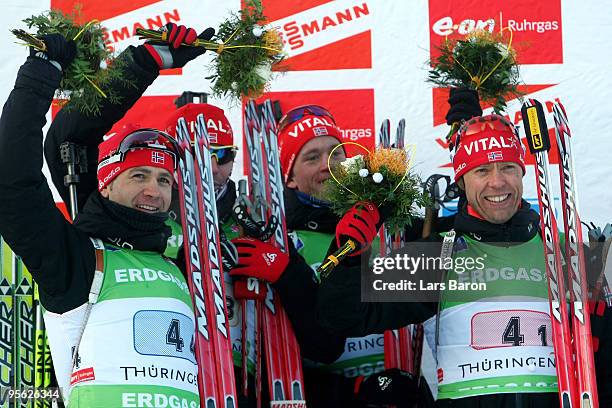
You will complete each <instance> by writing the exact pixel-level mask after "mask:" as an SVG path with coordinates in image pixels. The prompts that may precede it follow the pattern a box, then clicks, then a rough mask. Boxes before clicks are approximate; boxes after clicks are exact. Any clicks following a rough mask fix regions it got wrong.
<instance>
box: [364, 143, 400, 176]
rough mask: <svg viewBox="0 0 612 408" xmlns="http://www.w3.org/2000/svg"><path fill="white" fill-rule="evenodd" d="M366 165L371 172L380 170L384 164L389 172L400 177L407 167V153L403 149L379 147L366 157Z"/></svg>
mask: <svg viewBox="0 0 612 408" xmlns="http://www.w3.org/2000/svg"><path fill="white" fill-rule="evenodd" d="M366 165H367V167H368V169H369V170H370V172H371V173H376V172H380V169H381V168H382V167H383V166H384V167H386V168H387V170H388V171H390V172H391V173H393V174H395V175H397V176H400V177H402V176H403V175H404V174H406V170H407V167H408V154H407V153H406V151H405V150H403V149H387V148H379V149H376V150H374V151H373V152H372V153H370V154H369V155H368V156H367V157H366Z"/></svg>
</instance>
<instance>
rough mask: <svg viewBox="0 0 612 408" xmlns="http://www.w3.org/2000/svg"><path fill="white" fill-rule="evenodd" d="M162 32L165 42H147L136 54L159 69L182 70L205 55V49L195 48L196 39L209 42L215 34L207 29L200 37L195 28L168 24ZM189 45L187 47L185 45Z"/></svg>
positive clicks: (137, 49) (211, 29)
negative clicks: (190, 62)
mask: <svg viewBox="0 0 612 408" xmlns="http://www.w3.org/2000/svg"><path fill="white" fill-rule="evenodd" d="M160 31H162V32H163V33H164V34H163V38H164V39H165V41H147V42H145V43H144V44H143V45H141V46H139V47H136V53H137V54H140V55H142V56H144V58H145V59H147V60H148V61H149V63H155V65H156V66H157V67H158V68H159V69H168V68H182V67H184V66H185V64H187V63H188V62H189V61H191V60H193V59H195V58H196V57H198V56H200V55H202V54H204V52H206V50H205V49H204V47H193V46H190V45H189V44H193V43H194V42H195V40H196V39H200V40H204V41H208V40H210V39H211V38H212V36H213V35H214V34H215V30H214V28H211V27H209V28H207V29H206V30H204V31H203V32H202V33H200V35H197V34H196V31H195V30H194V29H193V28H187V27H185V26H183V25H176V24H174V23H168V24H166V25H165V26H163V27H162V28H161V29H160ZM185 44H187V45H185Z"/></svg>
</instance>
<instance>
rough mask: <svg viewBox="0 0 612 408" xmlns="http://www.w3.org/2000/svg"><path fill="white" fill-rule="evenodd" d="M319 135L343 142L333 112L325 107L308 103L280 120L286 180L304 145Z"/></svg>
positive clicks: (280, 136)
mask: <svg viewBox="0 0 612 408" xmlns="http://www.w3.org/2000/svg"><path fill="white" fill-rule="evenodd" d="M318 136H331V137H333V138H336V139H337V140H338V143H341V140H342V133H341V132H340V129H339V128H338V126H337V125H336V122H335V120H334V118H333V116H331V114H330V113H329V112H328V111H327V110H326V109H325V108H323V107H320V106H317V105H307V106H300V107H297V108H294V109H292V110H290V111H289V112H287V114H286V115H285V116H283V118H281V120H280V122H279V135H278V148H279V152H280V162H281V170H282V171H283V177H284V180H285V182H287V180H289V176H290V175H291V170H292V169H293V164H294V163H295V159H296V157H297V156H298V154H299V153H300V150H302V147H304V145H305V144H306V143H308V142H309V141H311V140H312V139H314V138H315V137H318Z"/></svg>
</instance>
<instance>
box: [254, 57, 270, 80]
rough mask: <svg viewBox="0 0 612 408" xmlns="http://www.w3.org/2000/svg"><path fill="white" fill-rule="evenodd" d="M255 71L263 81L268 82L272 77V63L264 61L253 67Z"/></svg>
mask: <svg viewBox="0 0 612 408" xmlns="http://www.w3.org/2000/svg"><path fill="white" fill-rule="evenodd" d="M255 73H256V74H257V75H259V77H260V78H261V79H262V80H263V81H264V82H265V83H269V82H270V80H271V79H272V63H270V62H267V61H266V62H264V63H262V64H259V65H258V66H256V67H255Z"/></svg>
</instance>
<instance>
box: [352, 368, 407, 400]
mask: <svg viewBox="0 0 612 408" xmlns="http://www.w3.org/2000/svg"><path fill="white" fill-rule="evenodd" d="M355 394H357V399H358V400H359V401H361V402H362V403H363V404H364V405H387V404H388V405H395V406H397V407H408V406H413V405H414V403H415V402H416V401H417V400H418V384H417V381H416V379H415V377H414V376H413V375H412V374H410V373H408V372H406V371H402V370H400V369H398V368H392V369H389V370H385V371H381V372H380V373H378V374H373V375H370V376H368V377H363V376H362V377H357V379H356V380H355Z"/></svg>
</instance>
